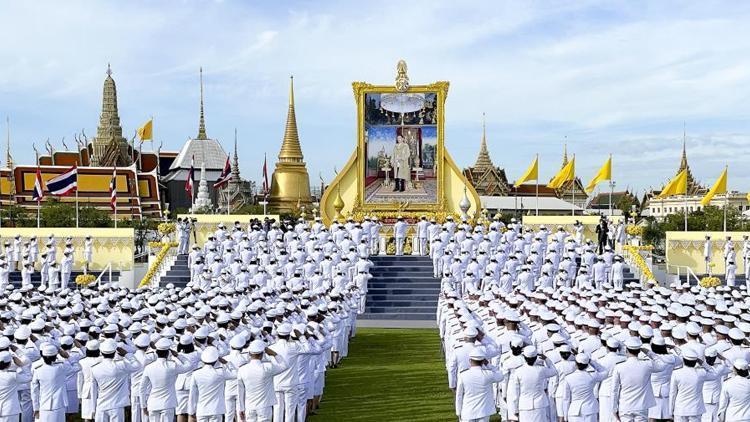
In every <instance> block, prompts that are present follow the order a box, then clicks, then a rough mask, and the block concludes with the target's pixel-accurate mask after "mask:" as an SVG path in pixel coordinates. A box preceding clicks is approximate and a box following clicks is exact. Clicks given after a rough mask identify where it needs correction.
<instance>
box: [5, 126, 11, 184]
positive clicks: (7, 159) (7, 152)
mask: <svg viewBox="0 0 750 422" xmlns="http://www.w3.org/2000/svg"><path fill="white" fill-rule="evenodd" d="M5 124H6V125H7V126H8V136H7V138H6V144H5V163H6V164H7V166H8V168H9V169H11V170H13V157H11V155H10V117H8V116H6V117H5ZM12 176H13V173H11V177H12Z"/></svg>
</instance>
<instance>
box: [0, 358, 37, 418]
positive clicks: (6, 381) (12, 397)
mask: <svg viewBox="0 0 750 422" xmlns="http://www.w3.org/2000/svg"><path fill="white" fill-rule="evenodd" d="M13 364H15V368H14V367H12V365H13ZM22 366H23V362H21V361H20V359H18V358H17V357H15V356H13V355H11V354H10V352H8V351H3V352H0V421H2V422H12V421H18V420H19V418H20V416H21V404H20V402H19V400H18V387H19V386H21V385H22V384H25V383H27V382H30V381H31V373H30V372H28V371H24V370H23V369H22V368H21V367H22Z"/></svg>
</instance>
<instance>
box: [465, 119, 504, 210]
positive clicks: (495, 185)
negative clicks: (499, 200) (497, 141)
mask: <svg viewBox="0 0 750 422" xmlns="http://www.w3.org/2000/svg"><path fill="white" fill-rule="evenodd" d="M464 177H466V180H468V181H469V183H471V184H472V186H474V189H476V191H477V193H478V194H479V195H480V196H505V195H508V193H509V192H510V190H511V187H510V186H509V185H508V179H507V177H506V176H505V169H503V168H500V167H495V165H494V164H493V163H492V159H491V158H490V153H489V151H488V149H487V129H486V125H485V123H484V121H482V142H481V144H480V145H479V156H477V161H476V162H475V163H474V165H473V166H472V167H467V168H465V169H464Z"/></svg>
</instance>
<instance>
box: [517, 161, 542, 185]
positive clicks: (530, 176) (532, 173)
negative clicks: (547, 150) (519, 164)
mask: <svg viewBox="0 0 750 422" xmlns="http://www.w3.org/2000/svg"><path fill="white" fill-rule="evenodd" d="M529 180H539V157H538V156H537V157H536V158H534V162H533V163H531V165H530V166H529V168H527V169H526V173H524V174H523V176H521V178H520V179H518V180H517V181H516V184H515V185H513V187H516V188H517V187H519V186H521V184H522V183H523V182H528V181H529Z"/></svg>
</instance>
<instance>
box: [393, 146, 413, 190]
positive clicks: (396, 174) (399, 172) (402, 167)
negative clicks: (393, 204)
mask: <svg viewBox="0 0 750 422" xmlns="http://www.w3.org/2000/svg"><path fill="white" fill-rule="evenodd" d="M410 157H411V150H410V149H409V145H408V144H407V143H406V142H404V137H403V136H401V135H398V136H397V137H396V145H394V147H393V155H392V157H391V165H392V167H393V178H394V179H395V182H396V183H395V186H394V188H393V191H394V192H403V191H405V190H406V182H407V181H410V180H411V168H410V167H409V158H410Z"/></svg>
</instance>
